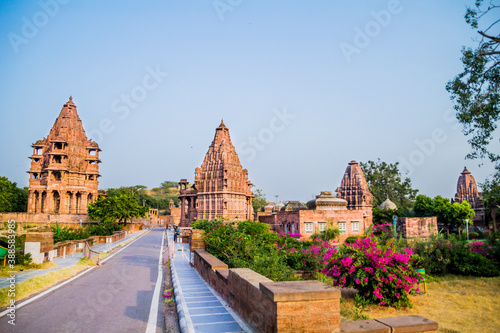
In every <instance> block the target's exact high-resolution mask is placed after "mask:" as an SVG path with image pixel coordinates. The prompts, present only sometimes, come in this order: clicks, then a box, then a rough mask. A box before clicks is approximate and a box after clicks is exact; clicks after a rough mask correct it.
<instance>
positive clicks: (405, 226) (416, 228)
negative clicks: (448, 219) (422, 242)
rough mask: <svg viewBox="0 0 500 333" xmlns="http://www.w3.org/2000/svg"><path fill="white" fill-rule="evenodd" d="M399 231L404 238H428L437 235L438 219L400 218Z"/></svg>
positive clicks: (398, 221)
mask: <svg viewBox="0 0 500 333" xmlns="http://www.w3.org/2000/svg"><path fill="white" fill-rule="evenodd" d="M396 223H397V231H398V233H401V234H402V235H403V237H405V238H410V237H422V238H428V237H430V236H431V235H437V233H438V228H437V217H435V216H432V217H399V218H398V220H397V222H396Z"/></svg>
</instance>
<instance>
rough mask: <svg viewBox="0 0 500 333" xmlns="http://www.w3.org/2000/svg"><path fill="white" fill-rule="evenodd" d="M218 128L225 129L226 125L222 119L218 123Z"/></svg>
mask: <svg viewBox="0 0 500 333" xmlns="http://www.w3.org/2000/svg"><path fill="white" fill-rule="evenodd" d="M219 128H226V125H224V119H222V120H221V121H220V125H219Z"/></svg>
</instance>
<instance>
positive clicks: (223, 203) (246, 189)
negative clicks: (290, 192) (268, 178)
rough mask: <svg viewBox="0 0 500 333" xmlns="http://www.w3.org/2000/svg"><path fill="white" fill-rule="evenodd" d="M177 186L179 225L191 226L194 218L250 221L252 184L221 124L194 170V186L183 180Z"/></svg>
mask: <svg viewBox="0 0 500 333" xmlns="http://www.w3.org/2000/svg"><path fill="white" fill-rule="evenodd" d="M179 184H180V187H181V189H180V196H179V197H180V199H181V204H180V207H181V221H180V222H181V223H180V224H181V226H190V225H191V222H192V221H196V219H208V220H213V219H215V218H227V219H229V220H231V221H244V220H253V209H252V198H253V194H252V191H251V189H250V188H251V186H252V183H251V182H250V181H249V180H248V171H247V170H246V169H243V167H242V166H241V163H240V160H239V158H238V154H237V153H236V150H235V148H234V146H233V144H232V142H231V136H230V135H229V129H228V128H227V127H226V126H225V125H224V121H222V122H221V124H220V125H219V127H217V129H216V130H215V136H214V139H213V141H212V144H211V145H210V147H209V148H208V152H207V154H206V155H205V159H204V160H203V163H202V164H201V167H199V168H196V170H195V181H194V185H193V186H192V187H190V186H189V184H188V182H187V180H186V179H181V181H180V183H179ZM186 214H187V217H186Z"/></svg>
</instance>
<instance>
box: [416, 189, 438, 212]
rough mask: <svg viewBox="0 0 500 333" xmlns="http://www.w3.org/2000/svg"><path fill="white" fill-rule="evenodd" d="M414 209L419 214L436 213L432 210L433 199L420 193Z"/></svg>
mask: <svg viewBox="0 0 500 333" xmlns="http://www.w3.org/2000/svg"><path fill="white" fill-rule="evenodd" d="M414 210H415V215H417V216H421V217H423V216H432V214H434V211H433V210H432V199H431V198H429V197H428V196H425V195H423V194H419V195H418V196H417V199H416V200H415V207H414Z"/></svg>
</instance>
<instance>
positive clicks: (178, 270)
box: [167, 231, 252, 333]
mask: <svg viewBox="0 0 500 333" xmlns="http://www.w3.org/2000/svg"><path fill="white" fill-rule="evenodd" d="M168 239H169V242H168V243H167V244H169V243H170V240H171V239H173V232H171V231H169V232H168ZM175 250H176V251H175V257H174V258H173V259H172V260H171V264H170V268H171V272H172V282H173V285H174V293H175V301H176V304H177V312H178V315H179V324H180V327H181V331H182V332H183V333H192V332H203V333H212V332H213V333H222V332H252V331H251V330H250V329H249V328H248V326H247V325H246V324H245V323H244V322H243V320H242V319H241V318H240V317H239V316H238V315H237V314H236V313H235V312H234V311H233V310H232V309H231V308H230V307H229V306H228V305H227V303H226V302H224V300H223V299H222V297H220V296H219V294H218V293H217V292H215V290H213V289H212V288H211V287H210V286H209V285H208V284H207V283H206V282H205V281H204V280H203V279H202V278H201V277H200V275H199V274H198V272H196V270H195V269H194V268H193V267H192V266H191V265H190V260H191V256H190V252H189V245H188V244H181V243H176V244H175Z"/></svg>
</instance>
